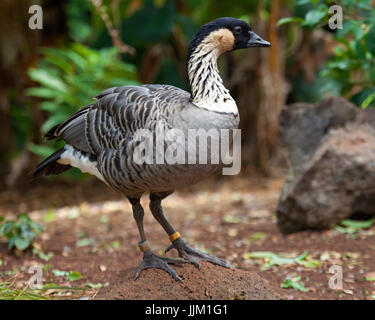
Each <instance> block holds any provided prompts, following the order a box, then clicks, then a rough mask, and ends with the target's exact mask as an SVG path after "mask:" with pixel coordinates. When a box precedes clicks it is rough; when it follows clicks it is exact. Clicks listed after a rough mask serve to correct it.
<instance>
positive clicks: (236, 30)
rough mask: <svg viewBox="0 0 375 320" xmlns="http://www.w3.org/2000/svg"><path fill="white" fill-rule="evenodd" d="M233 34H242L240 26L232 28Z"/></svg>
mask: <svg viewBox="0 0 375 320" xmlns="http://www.w3.org/2000/svg"><path fill="white" fill-rule="evenodd" d="M234 32H235V33H236V34H240V33H241V32H242V28H241V27H240V26H237V27H234Z"/></svg>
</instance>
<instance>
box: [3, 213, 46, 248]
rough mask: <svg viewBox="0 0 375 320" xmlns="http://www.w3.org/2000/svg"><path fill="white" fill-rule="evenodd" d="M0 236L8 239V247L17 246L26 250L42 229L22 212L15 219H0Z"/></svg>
mask: <svg viewBox="0 0 375 320" xmlns="http://www.w3.org/2000/svg"><path fill="white" fill-rule="evenodd" d="M1 221H3V222H2V224H0V237H5V238H7V239H8V247H9V249H12V248H14V247H15V248H17V249H18V250H21V251H23V250H26V249H27V248H29V247H30V245H31V242H32V241H33V239H34V238H35V237H36V236H37V235H38V234H39V233H40V232H42V231H43V228H42V227H41V226H40V225H39V224H38V223H36V222H35V221H32V220H31V219H30V217H29V216H28V215H27V214H25V213H23V214H20V215H19V216H18V217H17V220H15V221H13V220H7V221H4V218H2V219H1V220H0V222H1Z"/></svg>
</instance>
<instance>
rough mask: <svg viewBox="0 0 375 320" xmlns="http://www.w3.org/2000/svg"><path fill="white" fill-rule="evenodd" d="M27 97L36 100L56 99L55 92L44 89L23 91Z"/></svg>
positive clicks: (37, 88)
mask: <svg viewBox="0 0 375 320" xmlns="http://www.w3.org/2000/svg"><path fill="white" fill-rule="evenodd" d="M25 94H26V95H27V96H32V97H38V98H46V99H50V98H54V97H56V91H55V90H53V89H50V88H45V87H35V88H29V89H26V90H25Z"/></svg>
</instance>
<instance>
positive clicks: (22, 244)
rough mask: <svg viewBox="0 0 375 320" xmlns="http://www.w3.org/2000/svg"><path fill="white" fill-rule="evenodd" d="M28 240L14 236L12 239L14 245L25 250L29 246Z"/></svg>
mask: <svg viewBox="0 0 375 320" xmlns="http://www.w3.org/2000/svg"><path fill="white" fill-rule="evenodd" d="M30 243H31V242H30V240H29V239H23V238H20V237H16V238H15V240H14V245H15V246H16V248H17V249H18V250H21V251H23V250H26V249H27V248H28V247H29V246H30Z"/></svg>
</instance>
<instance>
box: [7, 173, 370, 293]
mask: <svg viewBox="0 0 375 320" xmlns="http://www.w3.org/2000/svg"><path fill="white" fill-rule="evenodd" d="M282 183H283V179H282V178H264V177H259V176H256V175H251V176H249V177H230V178H225V179H221V180H217V179H216V178H213V179H211V180H208V181H206V182H204V183H203V184H200V185H197V186H194V187H188V188H186V190H181V191H179V192H176V193H175V194H173V195H171V196H170V197H168V198H167V199H166V200H165V201H164V202H163V205H164V212H165V214H166V216H167V217H168V218H169V220H170V222H171V223H172V224H173V225H174V226H175V228H176V230H178V231H179V232H180V233H181V234H182V236H183V237H184V239H185V240H186V241H187V242H188V243H189V244H190V245H195V246H196V247H197V248H199V249H201V250H204V251H206V252H209V253H212V254H214V255H216V256H218V257H221V258H224V259H226V260H227V261H228V262H229V263H230V264H232V265H233V266H234V267H236V270H232V269H224V268H220V267H216V266H212V265H210V264H207V263H202V268H201V270H198V269H196V268H195V267H194V266H192V265H189V264H184V265H183V266H182V267H174V269H175V271H176V272H177V273H178V274H179V275H180V276H181V277H183V278H184V279H185V280H184V283H183V284H180V283H178V282H176V281H174V280H173V279H172V278H171V277H170V276H169V275H168V274H167V273H165V272H164V271H161V270H151V269H148V270H146V271H143V272H142V273H141V276H140V278H139V279H138V280H137V281H134V280H133V276H134V273H135V269H136V267H137V266H138V265H139V263H140V262H141V259H142V254H141V253H140V252H139V250H138V248H137V243H138V240H139V237H138V232H137V228H136V225H135V222H134V221H133V217H132V210H131V206H130V204H129V203H128V202H127V200H125V199H123V197H122V196H121V195H119V194H117V193H115V192H113V191H111V190H109V189H108V188H107V187H106V186H105V185H104V184H102V183H101V182H99V181H96V180H89V181H85V182H76V183H73V182H61V181H60V182H59V181H56V180H44V181H43V180H39V181H33V182H29V183H25V184H24V185H23V186H20V187H18V188H17V189H14V190H6V191H3V192H1V193H0V216H5V218H6V219H12V218H14V217H15V215H17V214H19V213H22V212H27V213H29V215H30V216H31V217H32V218H33V219H35V220H36V221H38V222H39V223H40V224H42V225H43V226H44V228H45V231H44V232H43V233H42V234H41V235H39V236H38V238H37V239H36V241H35V244H34V246H35V247H36V248H37V249H38V250H39V251H42V252H43V253H45V254H48V253H52V254H53V256H52V257H51V258H50V259H49V260H48V261H46V260H43V259H41V258H40V257H39V256H38V255H37V254H33V253H32V251H31V250H29V251H28V252H26V253H20V252H9V251H8V248H7V243H6V242H5V241H3V240H2V242H0V260H2V265H1V264H0V281H4V280H8V279H9V278H10V277H11V278H12V281H14V282H15V284H16V286H17V287H19V288H24V287H25V285H26V283H27V281H28V279H29V278H30V276H31V275H30V274H29V273H28V268H29V266H32V265H41V266H44V272H43V278H44V282H45V283H55V284H57V285H59V286H64V287H71V290H65V291H64V292H61V291H58V290H54V289H51V290H49V291H47V292H45V294H47V295H49V296H50V297H51V298H60V299H61V298H63V299H72V298H74V299H77V298H84V299H283V298H286V299H373V298H374V297H375V286H374V283H375V282H374V281H366V280H365V277H367V278H368V279H369V278H370V279H371V278H373V277H374V275H375V273H374V272H375V259H374V258H375V243H374V239H375V226H372V227H371V228H370V229H367V230H361V231H359V232H357V233H355V234H344V233H341V232H339V231H337V230H335V229H334V228H332V229H331V230H326V231H319V232H315V231H304V232H300V233H296V234H292V235H289V236H283V235H282V234H281V233H280V232H279V230H278V228H277V225H276V217H275V213H274V212H275V209H276V206H277V203H278V198H279V194H280V189H281V186H282ZM142 204H143V206H144V208H145V210H146V216H145V230H146V235H147V237H148V240H149V242H150V244H151V246H152V248H153V250H154V251H155V252H156V253H158V254H161V255H162V254H164V253H163V252H164V249H165V248H167V247H168V245H169V240H168V237H167V236H166V235H165V233H164V231H163V230H162V228H161V227H160V226H159V225H158V224H157V222H156V221H155V220H153V218H152V216H151V214H149V211H148V199H147V197H146V196H145V197H144V198H143V199H142ZM306 250H308V253H309V255H308V257H307V258H306V261H308V262H311V265H310V266H306V265H301V264H296V263H294V264H288V265H281V266H272V267H270V268H268V269H266V270H264V271H262V270H263V269H264V266H265V262H266V261H265V260H264V259H249V258H246V255H245V256H244V254H246V253H249V252H257V251H270V252H274V253H276V254H278V255H284V256H289V257H296V256H297V255H300V254H302V253H303V252H305V251H306ZM168 256H171V257H176V253H175V252H173V253H168ZM332 266H341V267H342V271H343V288H342V289H339V290H334V289H331V288H330V287H329V285H328V283H329V279H330V277H332V274H330V273H329V269H330V268H331V267H332ZM54 270H63V271H77V272H79V273H80V274H81V275H82V276H83V278H82V279H80V280H77V281H74V282H73V281H68V280H67V279H66V277H62V276H57V275H56V274H55V273H54ZM296 277H300V280H299V282H300V283H302V284H303V285H304V287H305V288H306V290H307V291H306V292H302V291H299V290H296V289H293V288H281V287H280V285H281V284H282V283H283V282H284V281H285V280H286V279H295V278H296ZM264 279H265V280H266V281H265V280H264ZM88 283H89V284H90V286H91V287H93V288H87V284H88ZM100 286H101V288H98V287H100ZM82 288H86V289H82Z"/></svg>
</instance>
